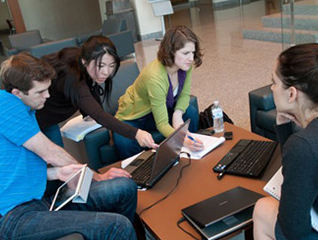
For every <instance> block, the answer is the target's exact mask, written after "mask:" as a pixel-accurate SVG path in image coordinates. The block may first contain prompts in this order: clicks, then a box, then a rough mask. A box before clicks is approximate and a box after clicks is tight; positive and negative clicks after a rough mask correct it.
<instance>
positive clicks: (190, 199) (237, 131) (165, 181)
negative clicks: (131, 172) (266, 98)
mask: <svg viewBox="0 0 318 240" xmlns="http://www.w3.org/2000/svg"><path fill="white" fill-rule="evenodd" d="M225 130H226V131H233V140H228V141H225V143H223V144H222V145H221V146H219V147H218V148H217V149H215V150H213V151H212V152H211V153H209V154H208V155H206V156H205V157H204V158H202V159H201V160H192V161H191V165H190V166H189V167H187V168H185V169H184V171H183V174H182V178H181V180H180V182H179V185H178V187H177V189H176V190H175V191H174V192H173V193H172V194H171V195H170V196H169V197H168V198H167V199H165V200H164V201H162V202H160V203H159V204H157V205H156V206H154V207H152V208H151V209H149V210H147V211H144V212H143V213H142V215H141V220H142V221H143V222H144V224H145V226H146V228H147V229H148V230H149V231H150V232H151V233H152V234H153V235H154V236H155V237H156V238H158V239H192V238H191V237H190V236H189V235H187V234H186V233H184V232H183V231H182V230H181V229H179V228H178V226H177V221H178V220H179V219H181V217H182V214H181V209H183V208H185V207H187V206H190V205H192V204H194V203H197V202H199V201H202V200H204V199H207V198H209V197H212V196H214V195H217V194H219V193H222V192H224V191H227V190H229V189H232V188H234V187H236V186H242V187H245V188H248V189H250V190H253V191H255V192H258V193H261V194H264V195H266V194H265V192H264V191H263V187H264V185H265V183H266V181H267V180H268V179H269V178H270V177H271V176H272V175H273V174H274V173H275V172H276V170H277V169H278V167H279V166H280V154H279V148H277V149H276V151H275V154H274V157H273V159H272V161H271V162H270V164H269V165H268V167H267V169H266V171H265V174H264V175H263V177H262V178H261V179H251V178H246V177H239V176H233V175H232V176H231V175H225V176H224V177H223V178H222V179H221V180H218V179H217V173H215V172H213V170H212V168H213V167H214V166H215V165H216V164H217V163H218V161H219V160H221V158H222V157H223V156H224V155H225V154H226V153H227V152H228V151H229V150H230V149H231V148H232V147H233V146H234V145H235V144H236V143H237V142H238V141H239V140H240V139H256V140H267V139H266V138H263V137H261V136H259V135H256V134H254V133H251V132H248V131H246V130H244V129H242V128H239V127H236V126H234V125H231V124H228V123H225ZM215 136H218V135H217V134H216V135H215ZM219 136H220V135H219ZM188 161H189V160H188V159H185V158H182V159H180V162H179V164H178V165H176V166H175V167H173V168H172V169H171V170H169V171H168V172H167V173H166V175H164V176H163V178H162V179H161V180H160V181H159V182H158V183H157V184H156V185H155V186H154V187H153V188H152V189H149V190H147V191H139V192H138V206H137V214H140V212H141V211H142V210H143V209H145V208H147V207H148V206H150V205H151V204H153V203H154V202H156V201H157V200H159V199H160V198H162V197H164V196H165V195H166V194H167V193H168V192H169V191H170V190H171V189H173V187H174V186H175V184H176V181H177V179H178V177H179V175H180V170H181V168H182V167H183V166H184V165H186V164H187V163H188ZM181 226H182V227H183V228H184V229H185V230H187V231H189V232H191V233H192V234H193V235H195V236H197V237H198V238H200V235H199V234H198V233H197V232H196V231H195V230H194V228H193V227H192V226H191V225H190V224H189V223H187V222H183V223H182V224H181ZM225 239H226V238H225Z"/></svg>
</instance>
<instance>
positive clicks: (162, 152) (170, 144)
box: [151, 119, 190, 179]
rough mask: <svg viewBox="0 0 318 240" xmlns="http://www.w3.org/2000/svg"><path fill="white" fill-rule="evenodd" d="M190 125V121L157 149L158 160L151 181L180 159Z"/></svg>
mask: <svg viewBox="0 0 318 240" xmlns="http://www.w3.org/2000/svg"><path fill="white" fill-rule="evenodd" d="M189 124H190V119H188V120H187V121H186V122H185V123H184V124H183V125H181V126H180V127H179V128H178V129H177V130H175V131H174V132H173V133H172V135H170V136H169V137H167V138H166V139H165V140H164V141H163V142H162V143H161V144H160V146H159V148H158V149H157V154H156V159H155V162H154V167H153V170H152V175H151V179H154V178H156V177H157V176H158V175H160V173H162V172H163V171H164V169H165V168H168V167H169V166H171V164H173V163H174V162H175V161H176V159H177V158H178V157H179V155H180V152H181V148H182V146H183V142H184V139H185V136H186V134H187V131H188V128H189Z"/></svg>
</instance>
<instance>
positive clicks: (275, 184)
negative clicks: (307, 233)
mask: <svg viewBox="0 0 318 240" xmlns="http://www.w3.org/2000/svg"><path fill="white" fill-rule="evenodd" d="M283 180H284V177H283V174H282V167H280V168H279V169H278V170H277V172H276V173H275V174H274V176H273V177H272V178H271V179H270V180H269V181H268V183H267V184H266V185H265V187H264V188H263V189H264V191H265V192H267V193H269V194H270V195H272V196H273V197H274V198H276V199H277V200H278V201H279V200H280V193H281V186H282V184H283ZM310 215H311V226H312V228H313V229H315V230H316V231H317V232H318V214H317V212H316V211H315V210H314V209H313V208H312V209H311V210H310Z"/></svg>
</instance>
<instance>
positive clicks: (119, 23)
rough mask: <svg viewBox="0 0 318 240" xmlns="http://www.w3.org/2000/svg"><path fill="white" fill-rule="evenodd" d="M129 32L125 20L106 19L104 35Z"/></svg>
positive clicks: (103, 27) (103, 28)
mask: <svg viewBox="0 0 318 240" xmlns="http://www.w3.org/2000/svg"><path fill="white" fill-rule="evenodd" d="M125 30H127V24H126V20H125V19H124V18H116V19H106V20H104V22H103V25H102V35H103V36H106V35H109V34H114V33H119V32H122V31H125Z"/></svg>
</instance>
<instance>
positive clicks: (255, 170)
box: [213, 139, 277, 178]
mask: <svg viewBox="0 0 318 240" xmlns="http://www.w3.org/2000/svg"><path fill="white" fill-rule="evenodd" d="M276 146H277V143H276V142H268V141H258V140H247V139H242V140H240V141H239V142H238V143H237V144H236V145H235V146H234V147H233V148H232V149H231V150H230V152H229V153H227V154H226V155H225V156H224V157H223V158H222V159H221V161H220V162H219V163H218V164H217V165H216V166H215V167H214V168H213V170H214V171H215V172H225V173H229V174H235V175H241V176H246V177H256V178H257V177H260V175H261V173H262V172H263V170H264V169H265V168H266V166H267V164H268V163H269V161H270V159H271V157H272V155H273V153H274V150H275V149H276Z"/></svg>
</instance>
